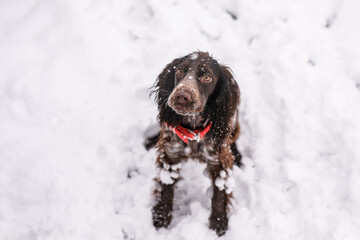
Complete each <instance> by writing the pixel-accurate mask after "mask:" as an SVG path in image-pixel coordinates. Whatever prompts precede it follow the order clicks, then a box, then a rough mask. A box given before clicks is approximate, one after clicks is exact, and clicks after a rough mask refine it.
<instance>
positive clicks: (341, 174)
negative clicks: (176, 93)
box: [0, 0, 360, 240]
mask: <svg viewBox="0 0 360 240" xmlns="http://www.w3.org/2000/svg"><path fill="white" fill-rule="evenodd" d="M0 19H1V21H0V39H1V40H0V66H1V68H0V136H1V137H0V146H1V148H0V165H1V167H0V239H5V240H20V239H21V240H35V239H71V240H73V239H80V240H81V239H87V240H91V239H105V240H107V239H109V240H110V239H114V240H115V239H217V237H216V234H215V233H214V232H213V231H210V230H209V229H208V217H209V214H210V199H209V197H208V196H209V195H211V194H210V193H211V189H210V190H209V191H208V192H207V193H208V196H207V194H206V189H207V188H208V187H209V186H210V181H209V180H208V179H207V178H206V177H204V176H203V174H202V172H203V169H204V166H202V165H199V164H197V163H194V162H189V163H187V164H184V165H183V166H182V169H181V172H180V175H181V177H182V178H183V179H182V180H180V181H179V182H178V184H177V189H176V193H175V203H174V218H173V222H172V224H171V226H170V228H169V229H161V230H159V231H156V230H155V229H154V227H153V226H152V222H151V206H152V204H153V197H152V192H153V190H154V188H155V187H156V184H155V183H154V182H153V178H154V177H155V176H156V168H155V164H154V163H155V155H156V154H155V151H154V150H151V151H149V152H147V151H146V150H145V149H144V147H143V146H142V143H143V140H144V134H150V133H151V132H150V133H149V132H148V133H145V132H146V129H147V128H148V126H154V128H156V124H155V125H152V124H154V123H155V119H156V115H157V110H156V106H155V104H154V103H153V100H152V99H149V97H148V94H149V88H150V87H151V86H152V85H153V83H154V81H155V79H156V77H157V76H158V74H159V73H160V71H161V70H162V69H163V68H164V67H165V65H166V64H167V63H169V62H170V61H171V60H172V59H174V58H176V57H179V56H183V55H186V54H188V53H189V52H192V51H195V50H196V49H200V50H203V51H208V52H209V53H210V54H212V55H213V56H214V57H215V58H216V59H218V60H219V61H220V62H221V63H225V64H227V65H228V66H230V67H231V69H232V70H233V72H234V75H235V79H236V80H237V82H238V84H239V86H240V89H241V107H240V121H241V125H242V135H241V138H240V139H239V141H238V142H237V144H238V147H239V148H240V150H241V152H242V153H243V155H244V168H243V169H239V168H236V167H235V168H234V170H233V173H232V177H233V179H234V182H235V186H234V188H233V195H234V204H233V208H232V210H231V216H230V221H229V230H228V232H227V233H226V235H225V236H224V237H222V239H255V240H256V239H259V240H263V239H276V240H278V239H286V240H288V239H292V240H297V239H298V240H302V239H306V240H312V239H314V240H315V239H316V240H321V239H324V240H325V239H326V240H331V239H333V240H340V239H342V240H355V239H359V236H360V204H359V203H360V192H359V189H360V161H359V159H360V124H359V119H360V108H359V106H358V105H359V103H360V65H359V62H360V48H359V42H360V30H359V27H358V23H359V22H360V3H359V1H356V0H320V1H311V0H303V1H280V0H271V1H261V0H250V1H244V0H239V1H235V0H226V1H214V0H212V1H202V0H198V1H190V0H185V1H178V0H172V1H162V2H160V1H153V0H134V1H116V0H108V1H88V0H84V1H69V0H65V1H56V0H55V1H40V0H29V1H24V2H23V1H22V2H21V3H20V2H19V1H2V2H1V8H0ZM154 132H155V129H154V131H153V132H152V133H154ZM170 178H171V176H170ZM179 179H181V178H180V177H179Z"/></svg>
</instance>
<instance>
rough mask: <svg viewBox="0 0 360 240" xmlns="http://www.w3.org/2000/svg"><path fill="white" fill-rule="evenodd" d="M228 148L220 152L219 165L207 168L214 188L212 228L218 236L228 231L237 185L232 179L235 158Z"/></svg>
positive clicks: (209, 165)
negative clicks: (232, 200)
mask: <svg viewBox="0 0 360 240" xmlns="http://www.w3.org/2000/svg"><path fill="white" fill-rule="evenodd" d="M228 148H229V147H228V146H226V147H225V146H224V147H222V149H221V150H220V151H221V152H220V154H219V155H218V157H219V161H218V164H214V161H211V162H210V163H209V164H208V166H207V170H208V172H209V175H210V178H211V181H212V188H213V196H212V199H211V215H210V228H211V229H213V230H215V231H216V233H217V235H218V236H222V235H224V234H225V233H226V230H227V229H228V215H227V213H228V210H229V205H230V201H231V198H232V189H233V187H234V185H235V182H234V179H233V177H232V166H233V162H234V156H233V155H232V154H231V151H229V150H228Z"/></svg>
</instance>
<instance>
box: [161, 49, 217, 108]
mask: <svg viewBox="0 0 360 240" xmlns="http://www.w3.org/2000/svg"><path fill="white" fill-rule="evenodd" d="M174 67H175V68H174V71H175V75H174V79H173V81H174V86H175V87H174V89H173V90H172V92H171V94H170V96H169V99H168V101H167V104H168V105H169V106H170V107H171V108H172V109H173V110H174V111H175V112H176V113H177V114H179V115H194V114H199V113H201V112H203V111H204V108H205V104H206V102H207V100H208V98H209V97H210V96H211V94H212V93H213V92H214V89H215V87H216V85H217V82H218V78H219V74H220V71H219V69H220V66H219V64H218V62H217V61H216V60H214V59H213V58H212V57H210V56H209V54H207V53H203V52H195V53H192V54H190V55H188V56H187V57H186V58H185V59H184V61H182V62H181V63H180V64H178V65H176V66H174ZM170 81H171V80H170Z"/></svg>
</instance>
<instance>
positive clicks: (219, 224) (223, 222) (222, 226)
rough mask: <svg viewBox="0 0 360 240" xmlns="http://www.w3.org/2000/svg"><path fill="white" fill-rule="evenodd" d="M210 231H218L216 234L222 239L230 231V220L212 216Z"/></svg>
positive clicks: (224, 217)
mask: <svg viewBox="0 0 360 240" xmlns="http://www.w3.org/2000/svg"><path fill="white" fill-rule="evenodd" d="M210 229H212V230H214V231H216V234H217V235H218V236H219V237H221V236H223V235H224V234H225V233H226V230H227V229H228V219H227V217H226V216H222V217H216V216H214V215H212V216H211V217H210Z"/></svg>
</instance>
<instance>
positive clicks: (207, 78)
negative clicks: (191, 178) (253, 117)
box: [147, 52, 241, 236]
mask: <svg viewBox="0 0 360 240" xmlns="http://www.w3.org/2000/svg"><path fill="white" fill-rule="evenodd" d="M153 93H154V94H155V95H156V101H157V104H158V110H159V114H158V120H159V123H160V125H161V131H160V133H159V134H158V135H157V136H155V137H153V138H150V140H149V141H148V143H147V148H150V147H151V146H152V145H155V144H156V149H157V153H158V156H157V159H156V165H157V167H158V168H159V175H158V176H157V178H156V179H155V180H156V184H157V185H158V186H157V187H156V190H155V193H154V194H155V200H156V203H155V205H154V207H153V209H152V213H153V224H154V226H155V227H156V228H161V227H167V226H168V225H169V224H170V222H171V219H172V210H173V198H174V186H175V184H176V183H177V182H178V180H179V176H180V170H181V164H182V163H183V162H185V161H187V160H188V159H189V158H190V159H195V160H197V161H199V162H202V163H205V164H206V169H207V171H208V173H209V176H210V178H211V181H212V187H213V196H212V202H211V215H210V228H211V229H214V230H215V231H216V232H217V234H218V235H219V236H221V235H223V234H225V232H226V230H227V228H228V210H229V205H230V200H231V197H232V190H233V187H234V180H233V178H232V168H233V165H234V163H235V164H236V165H238V166H240V165H241V155H240V153H239V152H238V150H237V148H236V144H235V141H236V139H237V138H238V136H239V134H240V126H239V122H238V117H237V114H238V111H237V107H238V105H239V102H240V91H239V87H238V85H237V83H236V81H235V80H234V78H233V75H232V74H231V71H230V69H229V68H228V67H226V66H224V65H221V64H219V63H218V62H217V61H216V60H215V59H214V58H212V57H211V56H210V55H209V54H208V53H205V52H194V53H191V54H188V55H186V56H184V57H180V58H177V59H175V60H173V61H172V62H171V63H169V64H168V65H167V66H166V67H165V69H164V70H163V71H162V73H161V74H160V75H159V77H158V79H157V81H156V82H155V85H154V89H153Z"/></svg>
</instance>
